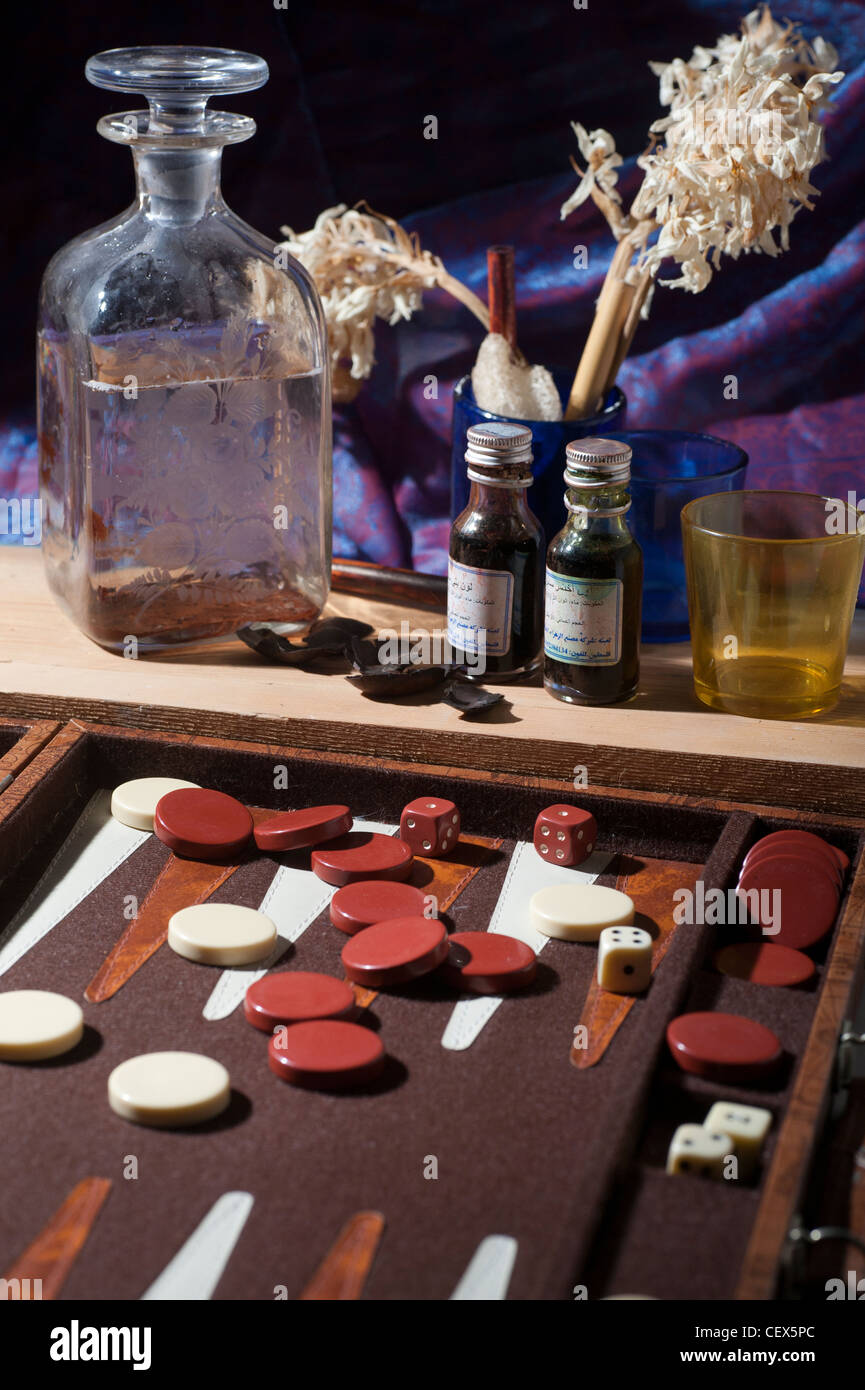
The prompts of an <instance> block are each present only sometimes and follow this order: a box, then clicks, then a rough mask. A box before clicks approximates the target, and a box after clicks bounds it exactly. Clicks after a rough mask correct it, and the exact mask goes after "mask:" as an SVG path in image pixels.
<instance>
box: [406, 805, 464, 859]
mask: <svg viewBox="0 0 865 1390" xmlns="http://www.w3.org/2000/svg"><path fill="white" fill-rule="evenodd" d="M399 833H400V839H401V840H405V842H406V844H407V845H410V846H411V851H412V854H420V855H427V856H428V857H431V858H433V859H436V858H439V857H440V856H441V855H443V854H450V852H451V850H452V849H454V848H455V846H456V843H457V841H458V839H459V837H460V813H459V811H458V810H457V808H456V806H455V805H454V803H453V802H452V801H446V800H445V799H444V797H443V796H419V797H417V798H416V799H415V800H414V801H410V802H409V803H408V805H407V806H406V807H405V809H404V811H403V813H402V815H401V816H400V818H399Z"/></svg>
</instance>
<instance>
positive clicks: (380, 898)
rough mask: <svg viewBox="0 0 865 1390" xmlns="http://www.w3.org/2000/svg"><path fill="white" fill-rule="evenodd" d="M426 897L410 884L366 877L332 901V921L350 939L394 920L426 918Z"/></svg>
mask: <svg viewBox="0 0 865 1390" xmlns="http://www.w3.org/2000/svg"><path fill="white" fill-rule="evenodd" d="M425 907H426V898H425V897H424V895H423V893H422V892H421V890H420V889H419V888H413V887H412V885H411V884H410V883H394V882H393V881H391V880H388V879H384V878H366V879H362V880H361V881H360V882H359V883H348V884H346V886H345V888H340V889H338V890H337V892H336V893H334V895H333V897H332V898H331V900H330V920H331V921H332V922H333V925H334V926H335V927H339V929H340V931H344V932H345V933H346V935H347V936H354V935H355V933H356V932H359V931H363V929H364V927H371V926H373V925H374V924H375V923H376V922H386V921H387V920H388V919H389V918H391V917H423V915H424V908H425Z"/></svg>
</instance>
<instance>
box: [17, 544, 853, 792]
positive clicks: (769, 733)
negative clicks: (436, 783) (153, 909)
mask: <svg viewBox="0 0 865 1390" xmlns="http://www.w3.org/2000/svg"><path fill="white" fill-rule="evenodd" d="M0 594H2V599H3V607H2V612H3V618H2V623H0V714H8V715H18V716H28V717H31V718H32V717H34V716H36V717H40V718H55V719H69V718H73V717H79V718H85V719H90V720H96V721H99V722H101V723H112V724H121V725H126V726H137V727H142V728H158V729H165V730H172V731H174V732H180V733H190V734H209V735H217V736H223V737H230V738H237V739H248V740H251V741H253V742H259V743H269V744H270V743H272V744H280V745H298V746H304V747H308V748H321V749H328V750H332V751H339V752H345V753H349V754H360V755H366V756H370V755H372V756H377V757H391V758H400V759H407V760H409V761H415V762H423V763H427V764H436V765H439V766H444V767H448V766H458V767H460V768H487V769H493V770H500V771H502V772H507V773H516V774H519V775H523V776H526V777H532V778H535V777H540V778H549V779H555V780H557V781H560V782H563V783H567V784H571V783H572V781H573V776H574V769H575V768H577V767H580V768H581V767H585V768H586V776H587V779H588V781H589V782H590V783H592V784H594V785H604V786H628V787H634V788H640V789H650V790H654V791H662V792H669V793H671V794H689V795H693V796H716V797H717V796H721V797H726V798H729V799H730V800H747V801H753V802H761V803H765V804H770V805H772V804H780V803H787V804H793V805H801V806H802V807H808V808H810V809H814V810H826V811H831V812H833V813H835V814H842V815H843V814H850V815H853V814H857V813H858V814H862V813H863V812H865V775H863V774H865V737H863V732H862V731H863V727H865V621H863V620H865V614H858V615H857V622H856V624H855V629H854V636H853V641H852V644H851V651H850V655H849V656H848V661H847V668H846V672H845V681H844V687H843V694H842V698H841V701H840V703H839V704H838V705H837V706H836V708H835V709H834V710H833V711H831V712H830V713H828V714H826V715H823V716H820V717H818V718H816V719H813V720H808V721H802V722H787V721H776V720H757V719H742V718H739V717H737V716H734V715H727V714H721V713H718V712H716V711H713V710H709V709H707V708H706V707H705V706H703V705H701V704H700V703H699V702H698V700H697V699H696V697H695V696H694V693H693V687H692V683H691V665H690V649H689V647H688V646H687V644H675V645H669V646H656V647H647V648H644V651H643V663H642V679H641V687H640V691H639V693H638V695H637V696H636V697H635V699H634V700H633V701H631V702H630V703H629V704H628V705H625V706H620V707H616V708H607V709H586V708H580V707H574V706H569V705H563V704H561V703H560V702H558V701H556V700H553V699H551V698H550V697H549V696H548V695H546V694H545V692H544V690H543V687H542V686H541V685H540V683H537V684H534V685H524V686H510V685H508V686H502V687H501V688H502V689H503V690H504V691H505V694H506V702H504V703H503V704H501V705H499V706H498V707H496V709H494V710H492V711H491V712H490V713H489V714H487V715H485V716H484V717H483V718H482V719H474V720H467V719H462V718H460V716H459V714H458V713H457V711H456V710H452V709H450V708H449V707H448V706H446V705H443V704H441V703H438V702H432V701H431V700H430V698H429V697H428V696H423V695H421V696H416V697H414V698H412V699H411V700H405V701H400V702H397V703H382V702H380V701H372V700H368V699H366V698H364V697H363V696H362V695H361V694H360V693H359V691H357V690H356V689H355V688H354V687H353V686H351V685H350V684H349V683H348V682H347V681H345V680H343V679H342V678H341V677H340V676H339V675H324V674H317V673H313V672H306V671H298V670H291V669H287V668H282V667H276V666H269V665H266V664H265V663H264V662H262V661H261V660H260V659H259V658H257V657H256V656H255V655H254V653H253V652H251V651H250V650H249V649H248V648H247V647H245V646H244V645H243V643H241V642H239V641H237V640H236V639H234V638H231V639H227V640H225V641H221V642H218V643H211V644H209V645H201V646H198V647H192V648H186V649H184V650H182V651H178V652H176V653H171V654H168V655H163V656H158V657H147V658H142V659H140V660H137V661H133V660H129V659H126V658H123V657H121V656H114V655H111V654H109V653H108V652H105V651H103V650H102V649H101V648H99V647H97V646H96V645H94V644H93V643H92V642H90V641H88V640H87V638H85V637H84V636H82V635H81V633H79V632H78V630H77V629H76V628H75V627H74V626H73V625H72V624H71V623H70V622H69V621H68V620H67V619H66V618H65V617H64V616H63V614H62V613H61V611H60V609H59V608H58V607H57V606H56V604H55V603H54V601H53V599H52V598H51V596H50V594H49V592H48V588H47V585H46V583H45V579H44V577H43V571H42V563H41V557H40V554H39V552H38V551H37V550H36V549H34V548H28V547H17V546H16V547H12V546H9V547H3V548H0ZM328 611H329V612H333V613H341V614H345V615H349V616H352V617H362V618H365V619H366V620H367V621H369V622H371V623H374V624H375V625H376V626H378V627H396V628H398V627H399V624H400V622H401V621H402V620H403V619H408V620H409V621H411V622H412V623H413V624H415V625H416V626H417V627H418V628H422V629H424V630H427V631H428V630H433V631H435V630H440V628H441V626H442V623H441V622H440V620H439V619H438V617H437V615H436V614H434V613H429V612H426V613H422V612H419V611H412V610H410V609H407V608H404V607H393V606H389V605H384V604H380V603H375V604H373V603H370V602H369V601H368V600H363V599H358V598H350V597H348V596H345V595H342V594H335V595H334V596H333V598H332V601H331V603H330V604H329V610H328Z"/></svg>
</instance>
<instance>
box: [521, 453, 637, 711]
mask: <svg viewBox="0 0 865 1390" xmlns="http://www.w3.org/2000/svg"><path fill="white" fill-rule="evenodd" d="M566 453H567V468H566V469H565V474H564V477H565V483H566V485H567V492H566V493H565V506H566V507H567V509H568V512H569V517H568V520H567V522H566V523H565V525H564V527H563V528H562V530H561V531H560V532H559V534H558V535H557V536H556V537H555V538H554V539H553V540H552V541H551V542H550V546H549V550H548V551H547V581H546V602H545V614H544V685H545V686H546V688H547V690H548V691H549V692H550V694H551V695H554V696H555V697H556V699H557V700H567V701H569V702H570V703H571V704H575V705H612V704H617V703H618V702H619V701H621V700H627V699H630V697H631V696H632V695H633V694H634V692H635V691H636V689H637V685H638V683H639V678H640V607H641V602H642V591H643V554H642V551H641V550H640V547H639V545H638V544H637V542H636V541H635V540H634V537H633V536H632V535H631V531H630V529H629V527H628V522H627V519H626V518H627V513H628V510H629V508H630V505H631V499H630V493H629V490H628V483H629V481H630V477H631V450H630V449H629V448H628V446H627V445H626V444H620V443H618V442H617V441H616V440H612V439H579V440H577V441H576V442H575V443H573V444H569V445H568V447H567V451H566Z"/></svg>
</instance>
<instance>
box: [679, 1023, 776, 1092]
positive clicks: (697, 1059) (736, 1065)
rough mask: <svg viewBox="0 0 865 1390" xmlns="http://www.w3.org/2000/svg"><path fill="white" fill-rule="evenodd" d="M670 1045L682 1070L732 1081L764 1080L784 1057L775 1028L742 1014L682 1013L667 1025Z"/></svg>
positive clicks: (718, 1079)
mask: <svg viewBox="0 0 865 1390" xmlns="http://www.w3.org/2000/svg"><path fill="white" fill-rule="evenodd" d="M667 1045H668V1047H669V1049H670V1051H671V1053H672V1054H673V1058H674V1060H675V1062H676V1063H677V1065H678V1066H679V1067H681V1069H682V1071H688V1072H693V1074H694V1075H695V1076H705V1077H709V1078H710V1079H711V1080H712V1081H723V1082H728V1083H729V1082H745V1083H746V1084H747V1083H748V1082H753V1081H758V1080H761V1079H762V1078H763V1077H765V1076H768V1075H770V1074H771V1072H773V1071H774V1070H775V1068H776V1067H777V1065H778V1063H779V1062H780V1061H781V1057H782V1049H781V1044H780V1042H779V1041H778V1039H777V1038H776V1036H775V1034H774V1033H773V1032H772V1030H771V1028H765V1027H764V1026H763V1024H762V1023H755V1022H754V1020H753V1019H752V1018H743V1017H742V1016H741V1015H740V1014H724V1013H694V1014H681V1015H680V1016H679V1017H678V1018H674V1019H673V1021H672V1023H670V1024H668V1026H667Z"/></svg>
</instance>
